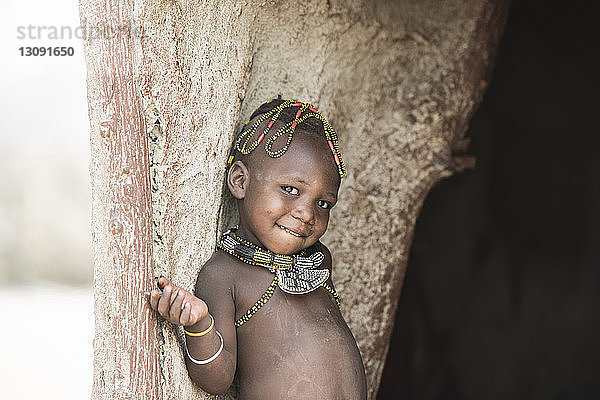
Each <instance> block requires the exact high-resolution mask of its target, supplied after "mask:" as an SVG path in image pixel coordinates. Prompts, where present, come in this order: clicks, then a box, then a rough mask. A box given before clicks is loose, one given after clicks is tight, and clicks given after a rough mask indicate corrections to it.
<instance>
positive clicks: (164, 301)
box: [158, 284, 173, 318]
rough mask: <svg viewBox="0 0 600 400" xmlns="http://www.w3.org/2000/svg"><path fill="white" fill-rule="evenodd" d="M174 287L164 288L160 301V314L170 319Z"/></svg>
mask: <svg viewBox="0 0 600 400" xmlns="http://www.w3.org/2000/svg"><path fill="white" fill-rule="evenodd" d="M172 292H173V285H170V284H169V285H167V286H165V287H164V288H163V292H162V295H161V296H160V300H159V301H158V312H159V313H160V315H162V316H163V317H165V318H168V317H169V309H170V308H171V293H172Z"/></svg>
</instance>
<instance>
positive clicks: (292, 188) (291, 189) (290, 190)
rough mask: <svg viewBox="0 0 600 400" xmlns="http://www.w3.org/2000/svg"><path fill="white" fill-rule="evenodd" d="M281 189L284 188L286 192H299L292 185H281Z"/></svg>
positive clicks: (294, 193)
mask: <svg viewBox="0 0 600 400" xmlns="http://www.w3.org/2000/svg"><path fill="white" fill-rule="evenodd" d="M281 188H282V189H283V190H285V191H286V192H288V193H289V194H293V195H296V194H298V193H299V190H298V188H295V187H293V186H282V187H281Z"/></svg>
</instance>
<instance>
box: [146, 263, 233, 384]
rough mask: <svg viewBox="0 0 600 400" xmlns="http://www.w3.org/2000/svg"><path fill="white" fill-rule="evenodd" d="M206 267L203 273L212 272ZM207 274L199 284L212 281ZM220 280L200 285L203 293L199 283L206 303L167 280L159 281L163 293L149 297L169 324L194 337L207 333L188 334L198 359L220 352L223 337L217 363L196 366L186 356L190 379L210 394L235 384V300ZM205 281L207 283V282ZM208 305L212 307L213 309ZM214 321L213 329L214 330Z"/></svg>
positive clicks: (208, 357) (192, 351)
mask: <svg viewBox="0 0 600 400" xmlns="http://www.w3.org/2000/svg"><path fill="white" fill-rule="evenodd" d="M206 267H208V266H206ZM206 267H205V268H203V270H202V271H204V270H205V269H206V270H211V268H210V267H209V268H206ZM207 272H210V271H206V272H205V273H204V274H203V273H202V272H201V273H200V275H199V276H198V282H200V281H201V276H204V277H205V278H208V279H210V278H212V277H211V276H208V277H207V276H206V275H208V274H207ZM220 281H222V279H216V280H215V281H210V285H208V284H204V285H202V284H201V285H200V286H201V288H200V290H198V289H199V285H198V283H197V285H196V293H197V294H201V295H202V298H203V299H205V300H207V301H206V302H205V301H203V300H201V299H200V298H198V297H196V296H194V295H193V294H191V293H190V292H188V291H186V290H184V289H182V288H180V287H177V286H175V285H174V284H173V283H171V282H169V281H168V280H167V279H165V278H160V279H159V281H158V284H159V287H160V288H161V289H162V294H160V292H159V291H158V290H153V291H152V292H151V294H150V304H151V306H152V308H153V309H155V310H157V311H158V312H159V313H160V315H162V316H163V317H164V318H165V319H166V320H167V321H169V322H171V323H173V324H176V325H183V327H184V329H185V330H186V331H188V332H190V333H192V334H194V333H202V332H206V333H205V334H203V335H202V336H193V335H188V334H186V341H187V348H188V351H189V354H190V356H191V357H193V358H194V359H195V360H200V361H204V360H210V359H211V358H212V357H213V356H214V355H215V354H217V353H219V349H220V347H221V337H222V340H223V349H222V350H221V351H220V353H219V355H218V356H217V357H216V358H214V360H212V361H210V362H208V363H206V364H203V365H199V364H197V363H194V362H193V361H192V360H191V359H190V358H189V357H188V356H187V355H186V354H184V358H185V362H186V365H187V368H188V373H189V375H190V378H191V379H192V380H193V381H194V382H195V383H197V384H198V385H199V386H200V387H201V388H202V389H203V390H205V391H206V392H208V393H211V394H220V393H224V392H226V391H227V389H228V388H229V386H230V385H231V382H232V381H233V376H234V374H235V368H236V357H237V344H236V336H235V335H236V332H235V327H234V325H233V318H234V310H235V307H234V306H233V298H232V297H231V291H230V290H229V288H228V287H224V285H223V284H221V283H220ZM202 282H204V283H206V282H205V281H204V280H202ZM225 286H226V285H225ZM207 303H208V304H210V307H209V306H208V305H207ZM227 310H231V311H230V313H231V317H228V314H229V313H228V311H227ZM211 316H212V318H211ZM213 319H214V326H212V327H211V325H212V321H213ZM217 331H218V332H219V333H220V335H221V337H219V334H217Z"/></svg>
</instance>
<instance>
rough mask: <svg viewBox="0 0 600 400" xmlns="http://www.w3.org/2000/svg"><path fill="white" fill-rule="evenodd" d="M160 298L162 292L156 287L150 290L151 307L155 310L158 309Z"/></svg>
mask: <svg viewBox="0 0 600 400" xmlns="http://www.w3.org/2000/svg"><path fill="white" fill-rule="evenodd" d="M159 299H160V293H159V292H158V290H156V289H154V290H152V291H151V292H150V307H152V309H153V310H156V309H158V300H159Z"/></svg>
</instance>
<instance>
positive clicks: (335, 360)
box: [236, 276, 364, 399]
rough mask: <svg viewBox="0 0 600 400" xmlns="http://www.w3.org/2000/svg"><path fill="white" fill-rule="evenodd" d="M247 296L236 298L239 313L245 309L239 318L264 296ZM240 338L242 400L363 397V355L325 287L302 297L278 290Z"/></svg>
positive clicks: (238, 334) (239, 358) (247, 325)
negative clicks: (247, 308) (258, 297)
mask: <svg viewBox="0 0 600 400" xmlns="http://www.w3.org/2000/svg"><path fill="white" fill-rule="evenodd" d="M265 278H266V276H263V278H262V279H263V280H262V281H261V282H260V283H261V284H262V286H265V281H264V279H265ZM267 282H268V280H267ZM244 292H245V293H244V294H247V296H244V295H243V294H241V295H240V296H238V297H237V298H236V309H237V308H238V307H241V308H242V309H241V310H239V311H237V312H236V314H238V315H240V314H242V313H243V312H244V311H245V309H246V307H251V306H252V304H253V302H254V301H255V300H256V299H257V295H258V296H260V295H261V294H260V293H259V294H256V293H255V294H254V296H252V295H251V292H252V291H251V290H249V291H244ZM244 297H248V298H244ZM250 297H252V298H250ZM237 340H238V373H239V377H240V392H241V399H244V398H245V399H253V398H261V399H268V398H278V399H286V398H289V399H300V398H311V399H321V398H322V399H336V398H339V399H346V398H347V399H361V398H362V392H363V391H364V369H363V364H362V360H361V358H360V353H359V352H358V348H357V346H356V342H355V340H354V337H353V336H352V334H351V332H350V330H349V328H348V326H347V325H346V322H345V321H344V319H343V317H342V315H341V313H340V312H339V310H338V308H337V305H336V304H335V302H334V301H333V300H332V299H331V298H330V297H329V294H328V293H327V291H326V290H325V289H323V288H319V289H316V290H315V291H314V292H311V293H308V294H303V295H289V294H286V293H284V292H282V291H281V290H280V289H279V288H277V289H275V291H274V293H273V295H272V297H271V298H270V299H269V300H268V302H266V303H265V304H264V305H263V306H262V307H261V308H260V310H258V311H257V312H256V313H255V314H254V315H253V316H252V317H251V318H250V320H248V321H247V322H245V323H244V324H243V325H242V326H240V327H239V328H238V329H237Z"/></svg>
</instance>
